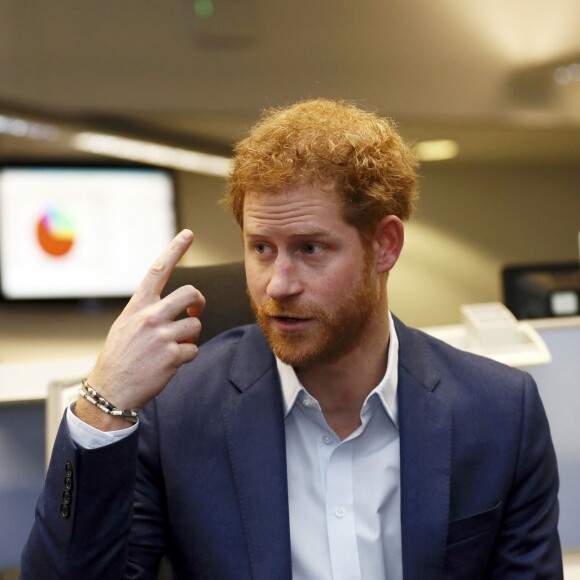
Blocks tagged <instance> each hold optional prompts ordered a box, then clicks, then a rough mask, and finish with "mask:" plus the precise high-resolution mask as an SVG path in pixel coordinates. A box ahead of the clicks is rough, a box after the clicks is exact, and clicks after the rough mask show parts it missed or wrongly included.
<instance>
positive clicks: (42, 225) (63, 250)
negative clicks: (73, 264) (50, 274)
mask: <svg viewBox="0 0 580 580" xmlns="http://www.w3.org/2000/svg"><path fill="white" fill-rule="evenodd" d="M36 235H37V237H38V243H39V244H40V247H41V248H42V249H43V250H44V251H45V252H46V253H47V254H49V255H50V256H55V257H60V256H64V255H65V254H67V253H68V252H69V251H70V249H71V248H72V247H73V244H74V228H73V224H72V220H71V219H70V218H69V216H68V215H67V213H66V212H65V211H64V210H62V209H59V208H54V207H51V208H49V209H48V210H47V211H46V212H45V213H43V214H42V216H41V217H40V219H39V220H38V223H37V225H36Z"/></svg>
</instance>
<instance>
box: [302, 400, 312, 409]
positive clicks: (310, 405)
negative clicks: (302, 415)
mask: <svg viewBox="0 0 580 580" xmlns="http://www.w3.org/2000/svg"><path fill="white" fill-rule="evenodd" d="M302 404H303V405H304V406H305V407H306V408H307V409H310V407H312V404H313V403H312V401H311V400H310V399H304V400H303V401H302Z"/></svg>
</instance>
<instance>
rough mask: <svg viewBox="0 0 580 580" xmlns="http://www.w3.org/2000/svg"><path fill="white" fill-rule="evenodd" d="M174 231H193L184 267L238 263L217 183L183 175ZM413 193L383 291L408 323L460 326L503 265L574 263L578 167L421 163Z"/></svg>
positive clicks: (494, 292)
mask: <svg viewBox="0 0 580 580" xmlns="http://www.w3.org/2000/svg"><path fill="white" fill-rule="evenodd" d="M178 184H179V188H180V196H179V209H180V212H181V225H182V226H184V227H190V228H192V229H193V230H194V231H195V232H196V235H197V239H196V242H195V243H194V247H193V249H192V250H191V251H190V252H189V253H188V255H187V257H186V263H199V264H208V263H217V262H228V261H233V260H238V259H242V247H241V242H240V238H239V230H238V227H237V225H236V224H235V222H234V220H233V218H231V216H229V214H227V213H226V212H225V211H224V210H223V209H221V208H220V207H218V205H217V201H218V199H219V198H220V197H221V195H222V193H223V182H222V181H221V180H219V179H215V178H211V177H203V176H195V175H192V174H187V175H185V174H184V175H182V176H180V178H179V180H178ZM420 185H421V191H422V196H421V200H420V202H419V206H418V209H417V212H416V214H415V216H414V218H413V219H412V220H411V222H410V223H409V224H408V226H407V228H406V244H405V249H404V251H403V254H402V256H401V259H400V261H399V264H398V265H397V267H396V268H395V270H394V271H393V272H392V274H391V277H390V281H389V286H390V295H391V308H392V309H393V311H394V312H396V313H397V314H398V315H399V316H401V317H402V318H403V319H404V320H406V321H407V322H408V323H409V324H412V325H415V326H433V325H439V324H449V323H454V322H458V321H459V306H460V305H461V304H465V303H473V302H488V301H493V300H501V283H500V272H501V267H502V265H503V264H506V263H514V262H534V261H544V260H546V261H558V260H573V259H577V258H578V230H579V229H580V168H577V167H573V166H565V165H564V166H554V165H542V164H538V165H533V166H528V165H521V164H518V165H516V164H513V165H507V164H497V165H494V164H489V163H485V164H477V165H475V164H474V165H469V164H462V165H460V164H452V165H451V164H449V165H446V164H445V163H438V164H424V165H423V167H422V168H421V177H420Z"/></svg>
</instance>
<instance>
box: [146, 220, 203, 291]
mask: <svg viewBox="0 0 580 580" xmlns="http://www.w3.org/2000/svg"><path fill="white" fill-rule="evenodd" d="M192 241H193V232H192V231H191V230H182V231H181V232H179V233H178V234H177V235H176V236H175V237H174V238H173V240H171V242H170V243H169V245H168V246H167V247H166V248H165V250H164V251H163V253H162V254H161V255H160V256H159V257H158V258H157V260H155V262H154V263H153V265H152V266H151V268H149V271H148V272H147V274H146V275H145V278H143V280H142V281H141V284H139V288H138V289H137V292H136V294H137V293H138V294H140V295H141V296H145V297H149V298H155V297H159V295H160V294H161V292H162V290H163V288H164V287H165V284H167V280H169V276H171V273H172V272H173V270H174V269H175V266H176V265H177V262H179V260H181V258H182V257H183V255H184V254H185V252H186V251H187V249H188V248H189V246H191V242H192Z"/></svg>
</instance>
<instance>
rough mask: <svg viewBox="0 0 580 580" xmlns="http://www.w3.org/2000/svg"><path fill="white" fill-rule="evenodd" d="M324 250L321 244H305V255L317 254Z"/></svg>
mask: <svg viewBox="0 0 580 580" xmlns="http://www.w3.org/2000/svg"><path fill="white" fill-rule="evenodd" d="M321 250H322V246H321V245H320V244H316V243H315V242H307V243H306V244H304V253H305V254H310V255H312V254H317V253H318V252H320V251H321Z"/></svg>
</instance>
